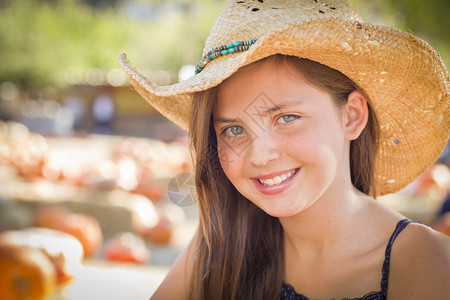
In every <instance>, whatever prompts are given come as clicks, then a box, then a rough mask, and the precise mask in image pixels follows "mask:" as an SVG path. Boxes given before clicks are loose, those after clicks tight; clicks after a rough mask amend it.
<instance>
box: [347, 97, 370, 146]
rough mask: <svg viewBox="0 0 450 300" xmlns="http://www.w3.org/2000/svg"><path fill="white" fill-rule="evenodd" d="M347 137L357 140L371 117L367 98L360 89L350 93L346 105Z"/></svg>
mask: <svg viewBox="0 0 450 300" xmlns="http://www.w3.org/2000/svg"><path fill="white" fill-rule="evenodd" d="M343 113H344V118H343V121H344V124H343V125H344V127H345V139H347V140H349V141H351V140H356V139H357V138H358V137H359V135H360V134H361V132H362V131H363V130H364V128H365V127H366V124H367V120H368V117H369V109H368V108H367V99H366V97H364V96H363V94H361V93H360V92H359V91H353V92H351V93H350V95H348V101H347V103H346V104H345V105H344V111H343Z"/></svg>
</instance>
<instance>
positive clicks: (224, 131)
mask: <svg viewBox="0 0 450 300" xmlns="http://www.w3.org/2000/svg"><path fill="white" fill-rule="evenodd" d="M285 117H294V119H293V120H291V121H287V122H286V121H285V120H284V122H283V123H278V120H280V119H282V118H285ZM299 118H300V116H298V115H294V114H286V115H281V116H279V117H278V118H277V119H276V122H275V123H277V124H289V123H292V122H294V121H295V120H297V119H299ZM232 128H240V129H241V130H242V132H241V133H239V134H236V135H234V134H227V132H228V131H231V129H232ZM243 132H244V128H242V127H241V126H239V125H232V126H228V127H226V128H224V129H223V130H222V133H221V134H222V135H223V136H226V137H228V138H232V137H236V136H238V135H241V134H242V133H243Z"/></svg>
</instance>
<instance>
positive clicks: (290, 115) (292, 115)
mask: <svg viewBox="0 0 450 300" xmlns="http://www.w3.org/2000/svg"><path fill="white" fill-rule="evenodd" d="M284 117H294V119H293V120H292V121H288V122H286V121H284V122H283V123H278V122H276V123H278V124H288V123H292V122H294V121H295V120H297V119H299V118H300V116H298V115H294V114H286V115H281V116H279V117H278V118H277V120H276V121H278V120H280V119H282V118H284Z"/></svg>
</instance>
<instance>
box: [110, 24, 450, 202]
mask: <svg viewBox="0 0 450 300" xmlns="http://www.w3.org/2000/svg"><path fill="white" fill-rule="evenodd" d="M218 46H219V45H218ZM273 54H284V55H292V56H297V57H302V58H307V59H310V60H313V61H316V62H319V63H321V64H324V65H326V66H329V67H331V68H333V69H336V70H339V71H340V72H342V73H343V74H345V75H346V76H347V77H349V78H350V79H352V80H353V81H354V82H356V83H357V84H358V85H359V86H360V87H361V88H362V89H363V90H364V91H365V92H366V94H367V95H368V96H369V98H370V99H371V102H372V105H373V107H374V110H375V112H376V115H377V117H378V120H379V123H380V124H381V128H380V130H381V132H380V140H379V150H378V151H379V152H378V154H377V158H376V167H375V173H376V181H377V187H378V192H379V194H381V195H384V194H388V193H393V192H396V191H398V190H400V189H401V188H403V187H405V186H406V185H407V184H408V183H410V182H411V181H413V180H414V179H415V178H416V177H417V176H419V175H420V174H421V173H423V172H424V171H425V170H426V169H427V168H429V167H430V166H431V164H432V163H433V162H435V161H436V160H437V158H438V157H439V155H440V154H441V152H442V150H443V149H444V147H445V145H446V144H447V140H448V137H449V132H450V130H449V124H450V123H449V117H450V115H449V110H448V106H449V77H448V72H447V70H446V68H445V65H444V63H443V61H442V59H441V58H440V56H439V54H438V53H437V52H436V51H434V50H433V49H432V48H431V47H430V46H429V45H428V44H427V43H426V42H424V41H422V40H421V39H419V38H417V37H415V36H413V35H411V34H409V33H406V32H404V31H401V30H398V29H395V28H391V27H386V26H382V25H372V24H367V23H363V22H360V21H348V20H342V19H339V18H328V19H325V18H322V19H315V20H311V21H305V22H299V23H294V24H289V25H286V26H284V27H282V28H279V29H277V30H275V31H273V32H270V33H268V34H266V35H265V36H263V37H260V38H258V41H257V42H256V43H255V44H254V45H253V46H251V47H250V49H249V50H248V51H245V52H241V53H236V54H231V55H226V56H222V57H219V58H218V59H216V60H213V61H211V62H209V63H208V65H207V66H206V67H205V69H204V70H203V71H202V72H201V73H199V74H197V75H195V76H193V77H191V78H189V79H187V80H185V81H182V82H179V83H177V84H174V85H170V86H158V85H155V84H154V83H152V82H151V81H150V80H148V79H147V78H146V77H145V76H143V75H142V74H140V73H139V72H138V71H136V69H135V68H134V67H133V66H132V65H131V64H130V63H129V61H128V60H127V58H126V56H125V54H121V55H120V56H119V62H120V64H121V65H122V67H123V68H124V70H125V71H126V72H127V74H128V76H129V78H130V82H131V84H132V85H133V86H134V87H135V89H136V90H137V91H138V92H139V93H140V94H141V95H142V96H143V97H144V98H145V99H146V100H147V101H148V102H149V103H150V104H151V105H152V106H154V107H155V108H156V109H157V110H158V111H160V112H161V113H162V114H163V115H164V116H166V117H167V118H168V119H169V120H171V121H173V122H174V123H176V124H177V125H179V126H180V127H181V128H183V129H185V130H188V126H189V119H190V112H191V101H192V97H193V94H194V93H195V92H198V91H203V90H206V89H209V88H211V87H214V86H217V85H218V84H220V83H221V82H222V81H223V80H225V79H226V78H228V77H230V76H231V75H232V74H233V73H234V72H236V71H237V70H238V69H239V68H240V67H242V66H245V65H248V64H250V63H252V62H255V61H257V60H260V59H262V58H264V57H267V56H270V55H273ZM424 145H429V146H425V147H424Z"/></svg>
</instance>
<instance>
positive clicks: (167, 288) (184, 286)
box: [150, 237, 195, 300]
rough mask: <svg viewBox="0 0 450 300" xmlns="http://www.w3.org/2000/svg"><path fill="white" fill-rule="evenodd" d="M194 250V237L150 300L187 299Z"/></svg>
mask: <svg viewBox="0 0 450 300" xmlns="http://www.w3.org/2000/svg"><path fill="white" fill-rule="evenodd" d="M194 248H195V237H194V238H193V239H192V240H191V242H190V243H189V244H188V245H187V246H186V247H185V248H184V250H183V251H182V252H181V253H180V255H179V256H178V258H177V259H176V260H175V262H174V263H173V265H172V267H171V268H170V271H169V273H168V274H167V276H166V278H164V280H163V282H162V283H161V284H160V286H159V287H158V289H157V290H156V291H155V292H154V293H153V295H152V296H151V298H150V300H160V299H161V300H166V299H173V300H183V299H187V298H188V293H189V282H190V274H192V270H193V265H192V259H190V258H191V257H192V255H193V251H194Z"/></svg>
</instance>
